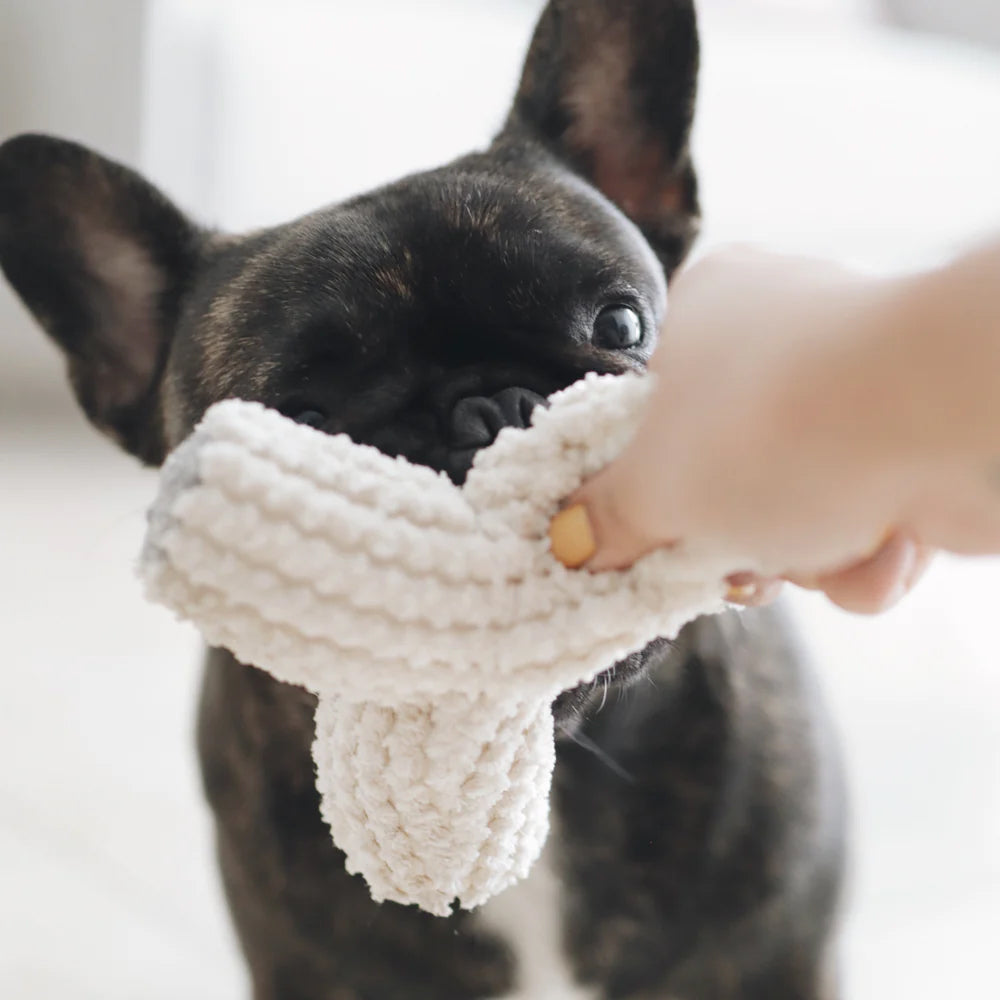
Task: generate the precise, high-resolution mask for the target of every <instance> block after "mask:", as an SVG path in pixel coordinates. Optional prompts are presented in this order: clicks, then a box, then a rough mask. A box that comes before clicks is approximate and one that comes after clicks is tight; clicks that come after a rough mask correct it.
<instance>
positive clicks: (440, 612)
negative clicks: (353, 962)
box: [141, 376, 731, 914]
mask: <svg viewBox="0 0 1000 1000" xmlns="http://www.w3.org/2000/svg"><path fill="white" fill-rule="evenodd" d="M649 385H650V381H649V380H648V379H646V378H642V377H639V376H620V377H612V376H600V377H599V376H589V377H588V378H586V379H585V380H583V381H582V382H579V383H577V384H576V385H574V386H571V387H570V388H569V389H566V390H565V391H563V392H560V393H557V394H556V395H555V396H553V397H552V399H551V405H550V407H549V408H547V409H546V408H543V407H538V408H536V410H535V412H534V416H533V423H532V426H531V427H530V428H528V429H514V428H507V429H505V430H503V431H501V433H500V435H499V436H498V438H497V440H496V442H495V443H494V444H493V445H492V446H490V447H489V448H487V449H485V450H483V451H482V452H480V453H479V454H478V455H477V457H476V460H475V463H474V466H473V468H472V470H471V471H470V473H469V476H468V478H467V481H466V484H465V486H464V487H462V488H459V487H456V486H455V485H454V484H453V483H451V482H450V480H448V479H447V478H446V477H445V476H444V475H443V474H438V473H435V472H432V471H430V470H428V469H426V468H423V467H418V466H414V465H412V464H410V463H408V462H406V461H404V460H402V459H392V458H388V457H386V456H385V455H382V454H381V453H380V452H378V451H376V450H375V449H373V448H370V447H367V446H363V445H357V444H354V443H353V442H351V441H350V440H349V439H348V438H347V437H345V436H343V435H341V436H336V437H331V436H329V435H326V434H323V433H322V432H320V431H317V430H314V429H312V428H309V427H304V426H301V425H298V424H295V423H294V422H292V421H291V420H289V419H287V418H285V417H283V416H281V415H280V414H278V413H276V412H274V411H272V410H268V409H266V408H264V407H263V406H260V405H259V404H256V403H247V402H241V401H235V400H233V401H227V402H224V403H220V404H218V405H217V406H214V407H213V408H212V409H211V410H209V412H208V413H207V414H206V416H205V418H204V420H203V421H202V423H201V424H200V425H199V427H198V429H197V430H196V431H195V433H194V434H193V435H192V436H191V437H190V438H189V439H188V440H187V441H186V442H185V443H184V444H182V445H181V447H180V448H178V449H177V451H176V452H175V453H174V454H173V455H172V456H171V457H170V458H169V459H168V461H167V463H166V465H165V467H164V469H163V474H162V479H161V490H160V495H159V497H158V499H157V501H156V504H155V505H154V507H153V508H152V510H151V511H150V515H149V531H148V534H147V539H146V545H145V548H144V551H143V555H142V559H141V572H142V575H143V577H144V579H145V582H146V586H147V591H148V594H149V596H150V597H151V598H152V599H153V600H156V601H159V602H161V603H163V604H165V605H167V606H168V607H170V608H172V609H173V610H174V611H176V612H177V613H178V614H180V615H181V616H183V617H184V618H187V619H189V620H190V621H192V622H194V624H195V625H197V626H198V628H199V629H200V630H201V631H202V633H203V634H204V636H205V638H206V639H207V640H208V641H209V642H210V643H212V644H213V645H218V646H224V647H226V648H228V649H230V650H231V651H232V652H233V653H234V654H235V655H236V656H237V657H238V658H239V659H240V660H242V661H243V662H246V663H253V664H255V665H256V666H258V667H261V668H262V669H265V670H268V671H270V672H271V673H272V674H273V675H274V676H275V677H277V678H279V679H281V680H283V681H287V682H289V683H292V684H300V685H303V686H305V687H306V688H308V689H309V690H310V691H313V692H315V693H316V694H317V695H318V697H319V707H318V709H317V713H316V738H315V744H314V749H313V753H314V757H315V761H316V768H317V784H318V788H319V790H320V793H321V796H322V812H323V816H324V818H325V820H326V822H327V823H328V824H329V826H330V829H331V832H332V834H333V838H334V840H335V842H336V844H337V845H338V846H339V847H340V848H341V849H342V850H343V851H344V852H345V854H346V856H347V867H348V869H349V870H350V871H351V872H356V873H360V874H362V875H363V876H364V877H365V879H366V880H367V882H368V885H369V887H370V889H371V892H372V895H373V897H374V898H375V899H377V900H384V899H388V900H394V901H396V902H400V903H416V904H418V905H419V906H421V907H422V908H424V909H425V910H428V911H430V912H431V913H436V914H445V913H448V912H449V911H450V908H451V905H452V904H453V903H454V901H455V900H456V899H457V900H459V901H460V903H461V905H463V906H465V907H470V908H471V907H475V906H478V905H480V904H482V903H483V902H485V901H486V900H487V899H489V898H490V897H491V896H492V895H494V894H495V893H497V892H499V891H500V890H502V889H504V888H505V887H506V886H508V885H510V884H511V883H512V882H514V881H515V880H517V879H518V878H522V877H524V876H525V875H526V874H527V872H528V870H529V869H530V867H531V864H532V863H533V861H534V860H535V859H536V858H537V856H538V854H539V852H540V850H541V848H542V846H543V844H544V841H545V837H546V834H547V829H548V819H547V817H548V794H549V786H550V783H551V775H552V767H553V763H554V759H555V753H554V735H553V721H552V715H551V710H550V705H551V702H552V700H553V698H554V697H555V696H556V695H557V694H558V693H559V692H560V691H563V690H565V689H567V688H570V687H573V686H575V685H576V684H579V683H581V682H586V681H589V680H591V679H593V677H594V676H595V675H596V674H597V673H598V672H599V671H600V670H602V669H604V668H606V667H608V666H609V665H611V664H612V663H614V662H615V661H617V660H619V659H621V658H622V657H624V656H626V655H627V654H628V653H630V652H633V651H635V650H637V649H640V648H642V647H643V646H644V645H645V644H646V643H647V642H649V641H650V640H651V639H653V638H655V637H656V636H673V635H674V634H676V633H677V631H678V630H679V629H680V628H681V627H682V626H683V625H684V624H685V623H686V622H688V621H689V620H691V619H692V618H694V617H696V616H697V615H699V614H701V613H704V612H710V611H715V610H718V609H720V608H721V606H722V595H723V592H724V586H723V583H722V578H723V576H724V573H725V569H726V566H727V565H731V563H727V562H726V561H725V560H722V559H717V558H714V557H713V556H711V555H709V554H706V553H701V554H700V555H697V554H694V553H683V552H671V553H668V552H657V553H653V554H651V555H649V556H647V557H646V558H644V559H642V560H640V562H639V563H637V564H636V565H635V566H634V567H632V568H631V569H629V570H627V571H624V572H620V573H602V574H593V575H592V574H589V573H586V572H573V571H570V570H567V569H565V568H564V567H563V566H562V565H561V564H559V563H558V562H557V561H556V560H555V559H554V558H553V556H552V555H551V553H550V552H549V550H548V541H547V529H548V523H549V520H550V518H551V517H552V515H553V514H554V513H555V512H556V510H557V509H558V507H559V503H560V500H562V499H563V498H565V497H566V496H567V495H568V494H570V493H571V492H572V491H573V490H574V489H575V488H576V487H577V486H578V485H579V484H580V482H581V481H582V480H583V479H585V478H586V477H587V476H589V475H591V474H593V473H594V472H596V471H597V470H598V469H600V468H601V467H602V466H604V465H605V464H607V462H608V461H609V460H610V459H611V458H613V457H614V456H615V455H616V454H618V452H620V450H621V449H622V448H623V447H624V445H625V443H626V442H627V441H628V439H629V437H630V436H631V434H632V433H634V430H635V427H636V425H637V422H638V419H639V417H640V415H641V412H642V409H643V405H644V403H645V400H646V398H647V394H648V387H649Z"/></svg>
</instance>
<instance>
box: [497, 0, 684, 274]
mask: <svg viewBox="0 0 1000 1000" xmlns="http://www.w3.org/2000/svg"><path fill="white" fill-rule="evenodd" d="M698 64H699V43H698V24H697V18H696V15H695V10H694V4H693V2H692V0H550V3H549V5H548V6H547V7H546V9H545V11H544V12H543V14H542V17H541V20H540V22H539V24H538V27H537V29H536V31H535V36H534V39H533V41H532V43H531V49H530V50H529V52H528V57H527V62H526V64H525V67H524V74H523V76H522V78H521V83H520V87H519V89H518V91H517V95H516V97H515V100H514V108H513V110H512V112H511V116H510V119H509V121H508V123H507V126H506V128H505V131H504V133H501V139H502V138H503V137H504V136H511V135H513V136H520V135H524V133H525V132H527V135H528V136H529V137H530V138H533V139H536V140H538V141H540V142H541V143H543V144H544V145H545V146H546V147H547V148H548V149H549V150H550V151H551V152H553V153H555V154H556V155H557V156H558V157H559V158H560V159H561V160H562V161H563V162H565V163H566V164H567V165H568V166H569V167H570V168H571V169H572V170H574V171H575V172H576V173H578V174H580V175H581V176H583V177H584V178H585V179H586V180H588V181H589V182H590V183H591V184H593V185H594V186H595V187H597V188H598V189H599V190H600V191H601V192H602V193H603V194H604V195H605V196H606V197H607V198H609V199H610V200H611V201H613V202H614V203H615V204H616V205H617V206H618V207H619V208H620V209H621V210H622V211H623V212H625V214H626V215H628V216H629V217H630V218H631V219H632V220H633V221H634V222H635V223H636V225H638V226H639V228H640V229H641V230H642V232H643V234H644V235H645V236H646V238H647V240H648V241H649V242H650V244H651V245H652V246H653V249H654V250H655V251H656V252H657V254H658V256H659V257H660V260H661V261H662V263H663V265H664V268H665V269H666V271H667V273H668V275H669V274H670V273H671V272H672V271H673V270H674V269H675V268H676V267H677V265H678V264H679V263H680V262H681V260H682V259H683V257H684V255H685V254H686V253H687V251H688V249H689V247H690V245H691V242H692V241H693V239H694V236H695V235H696V233H697V229H698V221H699V206H698V192H697V182H696V178H695V172H694V169H693V166H692V163H691V156H690V150H689V140H690V133H691V124H692V120H693V118H694V106H695V96H696V92H697V78H698Z"/></svg>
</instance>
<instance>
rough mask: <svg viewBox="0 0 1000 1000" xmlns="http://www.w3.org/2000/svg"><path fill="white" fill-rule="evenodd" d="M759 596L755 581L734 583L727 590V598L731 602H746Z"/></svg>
mask: <svg viewBox="0 0 1000 1000" xmlns="http://www.w3.org/2000/svg"><path fill="white" fill-rule="evenodd" d="M756 596H757V584H755V583H734V584H733V585H732V586H731V587H730V588H729V590H727V591H726V600H727V601H728V602H729V603H730V604H746V603H747V602H748V601H752V600H753V599H754V597H756Z"/></svg>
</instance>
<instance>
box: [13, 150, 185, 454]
mask: <svg viewBox="0 0 1000 1000" xmlns="http://www.w3.org/2000/svg"><path fill="white" fill-rule="evenodd" d="M201 242H202V239H201V234H200V233H199V231H198V230H197V229H196V228H195V227H194V226H193V225H192V224H191V223H189V222H188V221H187V219H186V218H185V217H184V216H183V215H182V214H181V213H180V212H179V211H178V210H177V209H176V208H175V207H174V206H173V205H171V204H170V202H168V201H167V199H166V198H164V197H163V195H161V194H160V193H159V192H158V191H157V190H156V189H155V188H153V187H152V186H151V185H150V184H148V183H147V182H146V181H144V180H143V179H142V178H141V177H139V175H138V174H136V173H134V172H133V171H131V170H128V169H127V168H125V167H123V166H121V165H120V164H117V163H112V162H111V161H109V160H106V159H104V158H103V157H101V156H98V155H97V154H96V153H93V152H91V151H90V150H88V149H85V148H84V147H83V146H78V145H77V144H76V143H71V142H65V141H63V140H59V139H54V138H50V137H48V136H42V135H22V136H18V137H17V138H14V139H11V140H9V141H8V142H6V143H4V144H3V145H2V146H0V266H2V268H3V271H4V273H5V274H6V276H7V278H8V280H9V281H10V283H11V285H12V286H13V287H14V290H15V291H16V292H17V293H18V295H19V296H20V297H21V299H22V300H23V301H24V303H25V305H27V306H28V308H29V309H30V310H31V311H32V312H33V313H34V314H35V317H36V318H37V319H38V321H39V323H40V324H41V325H42V326H43V327H44V328H45V330H46V331H47V332H48V333H49V335H50V336H51V337H52V338H53V340H55V341H56V343H57V344H58V345H59V346H60V347H61V348H62V349H63V351H64V352H65V354H66V357H67V361H68V364H69V373H70V379H71V381H72V383H73V388H74V390H75V392H76V396H77V399H78V400H79V401H80V405H81V406H82V407H83V409H84V411H85V412H86V414H87V416H88V417H89V418H90V419H91V421H92V422H93V423H94V424H96V425H97V426H98V427H99V428H100V429H101V430H103V431H105V432H106V433H108V434H110V435H111V436H112V437H114V438H115V439H117V440H118V441H119V443H120V444H121V445H122V446H123V447H124V448H125V449H126V450H127V451H130V452H131V453H132V454H134V455H136V456H137V457H139V458H141V459H142V460H143V461H144V462H148V463H157V462H159V461H161V460H162V458H163V454H164V450H165V444H164V440H163V432H162V427H161V424H160V419H161V418H160V406H159V385H160V377H161V375H162V371H163V366H164V362H165V360H166V356H167V352H168V350H169V346H170V339H171V336H172V334H173V329H174V325H175V323H176V320H177V314H178V311H179V307H180V299H181V295H182V293H183V291H184V289H185V288H186V287H187V285H188V284H189V283H190V281H191V278H192V276H193V274H194V271H195V268H196V266H197V263H198V259H199V252H200V249H199V248H200V246H201Z"/></svg>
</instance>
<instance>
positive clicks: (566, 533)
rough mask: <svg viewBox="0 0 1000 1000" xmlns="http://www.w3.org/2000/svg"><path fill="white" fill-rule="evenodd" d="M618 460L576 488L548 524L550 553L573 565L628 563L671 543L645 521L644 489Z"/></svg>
mask: <svg viewBox="0 0 1000 1000" xmlns="http://www.w3.org/2000/svg"><path fill="white" fill-rule="evenodd" d="M622 465H623V463H621V462H615V463H612V464H611V465H609V466H608V467H607V468H605V469H603V470H602V471H601V472H599V473H598V474H597V475H596V476H594V477H593V478H592V479H590V480H589V481H588V482H586V483H584V485H583V486H581V487H580V489H578V490H577V491H576V492H575V493H573V494H572V495H571V496H570V497H569V499H567V501H566V503H565V504H564V505H563V508H562V510H560V511H559V513H558V514H556V516H555V517H554V518H553V519H552V522H551V524H550V525H549V544H550V548H551V551H552V554H553V555H554V556H555V557H556V559H558V560H559V562H561V563H562V564H563V565H564V566H566V567H567V568H569V569H579V568H580V567H583V566H585V567H586V568H587V569H588V570H591V571H594V572H597V571H601V570H612V569H625V568H626V567H628V566H631V565H632V563H634V562H635V561H636V560H637V559H639V558H640V557H641V556H643V555H645V554H646V553H647V552H649V551H650V550H651V549H654V548H657V547H659V546H662V545H668V544H670V541H671V540H670V539H660V540H658V539H656V538H655V537H654V536H653V535H652V534H651V533H650V532H648V531H647V530H646V529H645V528H644V527H643V524H644V519H643V517H642V516H641V512H640V510H639V507H638V505H637V503H636V497H637V496H640V495H641V493H639V491H638V490H637V489H636V484H633V483H632V482H631V476H630V475H629V474H628V470H627V467H626V468H623V467H622Z"/></svg>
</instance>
